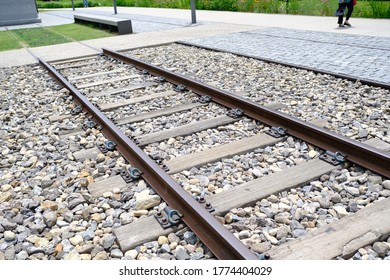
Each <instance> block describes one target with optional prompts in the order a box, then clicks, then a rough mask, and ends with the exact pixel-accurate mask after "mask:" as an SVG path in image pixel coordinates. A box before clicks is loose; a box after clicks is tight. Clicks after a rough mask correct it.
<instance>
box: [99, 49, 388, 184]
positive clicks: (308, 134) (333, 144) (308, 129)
mask: <svg viewBox="0 0 390 280" xmlns="http://www.w3.org/2000/svg"><path fill="white" fill-rule="evenodd" d="M102 50H103V54H105V55H108V56H111V57H113V58H116V59H119V60H122V61H124V62H126V63H129V64H132V65H134V66H136V67H137V68H140V69H144V70H148V71H149V73H150V74H152V75H155V76H164V77H165V79H166V80H167V81H169V82H171V83H173V84H176V85H184V86H185V87H186V88H187V89H188V90H191V91H193V92H194V93H197V94H200V95H208V96H210V97H212V100H213V101H214V102H216V103H219V104H221V105H224V106H226V107H228V108H239V109H240V110H242V111H243V112H244V114H245V115H246V116H248V117H250V118H253V119H255V120H258V121H261V122H263V123H265V124H267V125H270V126H276V127H282V128H284V129H286V132H287V134H290V135H292V136H294V137H297V138H299V139H302V140H304V141H306V142H308V143H311V144H313V145H314V146H317V147H319V148H321V149H324V150H326V151H330V152H333V153H335V152H341V153H343V154H345V155H346V159H347V160H349V161H351V162H353V163H355V164H357V165H360V166H363V167H365V168H367V169H370V170H372V171H374V172H377V173H379V174H381V175H383V176H385V177H387V178H389V177H390V168H389V166H390V153H387V152H384V151H381V150H379V149H377V148H374V147H371V146H369V145H366V144H363V143H360V142H358V141H355V140H353V139H350V138H347V137H345V136H342V135H339V134H337V133H334V132H331V131H329V130H326V129H324V128H321V127H318V126H316V125H313V124H310V123H308V122H305V121H302V120H300V119H298V118H295V117H293V116H289V115H287V114H284V113H281V112H279V111H277V110H273V109H270V108H267V107H265V106H261V105H259V104H258V103H255V102H253V101H251V100H248V99H245V98H242V97H240V96H238V95H235V94H232V93H230V92H227V91H224V90H221V89H217V88H215V87H212V86H210V85H207V84H204V83H201V82H199V81H196V80H194V79H191V78H188V77H186V76H183V75H180V74H176V73H174V72H172V71H169V70H165V69H163V68H161V67H158V66H155V65H152V64H149V63H146V62H144V61H141V60H139V59H136V58H133V57H129V56H125V55H123V54H120V53H118V52H115V51H112V50H108V49H104V48H103V49H102Z"/></svg>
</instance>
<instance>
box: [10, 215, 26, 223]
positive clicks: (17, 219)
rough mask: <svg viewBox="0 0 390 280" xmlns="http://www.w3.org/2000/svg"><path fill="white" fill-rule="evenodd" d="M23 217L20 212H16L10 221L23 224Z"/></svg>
mask: <svg viewBox="0 0 390 280" xmlns="http://www.w3.org/2000/svg"><path fill="white" fill-rule="evenodd" d="M23 220H24V217H23V215H22V214H20V213H18V214H16V215H15V217H13V218H12V222H14V223H17V224H18V225H22V224H23Z"/></svg>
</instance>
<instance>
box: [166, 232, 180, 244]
mask: <svg viewBox="0 0 390 280" xmlns="http://www.w3.org/2000/svg"><path fill="white" fill-rule="evenodd" d="M168 240H169V243H173V242H176V243H179V242H180V238H179V237H178V236H177V235H176V234H175V233H173V232H172V233H170V234H168Z"/></svg>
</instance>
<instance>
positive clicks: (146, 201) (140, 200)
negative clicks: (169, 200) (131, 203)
mask: <svg viewBox="0 0 390 280" xmlns="http://www.w3.org/2000/svg"><path fill="white" fill-rule="evenodd" d="M160 201H161V198H160V196H158V195H149V190H145V191H142V192H140V193H138V194H137V197H136V205H135V207H134V209H135V210H148V209H150V208H153V207H154V206H157V205H159V204H160Z"/></svg>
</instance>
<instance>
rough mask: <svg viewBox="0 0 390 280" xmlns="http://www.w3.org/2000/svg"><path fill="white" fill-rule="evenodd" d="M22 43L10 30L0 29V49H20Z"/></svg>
mask: <svg viewBox="0 0 390 280" xmlns="http://www.w3.org/2000/svg"><path fill="white" fill-rule="evenodd" d="M21 47H22V45H21V44H20V43H19V41H18V40H17V39H16V38H15V37H14V36H13V35H12V34H11V32H10V31H8V30H6V31H0V51H7V50H14V49H20V48H21Z"/></svg>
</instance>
